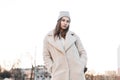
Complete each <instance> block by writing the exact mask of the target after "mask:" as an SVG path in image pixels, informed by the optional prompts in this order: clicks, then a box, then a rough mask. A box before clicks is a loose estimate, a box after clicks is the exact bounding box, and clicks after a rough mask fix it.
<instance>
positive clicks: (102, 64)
mask: <svg viewBox="0 0 120 80" xmlns="http://www.w3.org/2000/svg"><path fill="white" fill-rule="evenodd" d="M119 4H120V1H119V0H0V54H1V55H0V65H1V66H2V67H5V68H6V69H10V68H11V66H12V65H13V64H15V63H17V62H19V67H22V68H26V67H31V65H32V64H33V65H43V64H44V62H43V56H42V50H43V39H44V37H45V35H46V34H47V33H48V32H49V31H50V30H52V29H54V27H55V25H56V22H57V18H58V14H59V12H60V11H69V12H70V16H71V23H70V30H71V31H73V32H75V33H76V34H77V35H79V37H80V39H81V41H82V44H83V46H84V48H85V50H86V52H87V55H88V64H87V67H88V69H89V70H92V71H96V72H103V71H107V70H117V68H118V64H117V63H118V59H117V58H118V57H117V53H118V46H119V45H120V37H119V34H120V31H119V27H120V15H119V14H120V5H119Z"/></svg>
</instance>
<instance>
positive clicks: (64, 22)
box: [61, 17, 70, 30]
mask: <svg viewBox="0 0 120 80" xmlns="http://www.w3.org/2000/svg"><path fill="white" fill-rule="evenodd" d="M69 24H70V19H69V18H68V17H62V19H61V29H63V30H64V29H67V28H68V26H69Z"/></svg>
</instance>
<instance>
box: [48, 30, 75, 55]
mask: <svg viewBox="0 0 120 80" xmlns="http://www.w3.org/2000/svg"><path fill="white" fill-rule="evenodd" d="M74 35H75V34H74V33H73V32H71V31H68V32H67V34H66V39H65V49H64V48H63V45H62V44H61V41H60V39H59V38H57V39H56V40H54V34H53V31H51V32H50V33H49V34H48V36H49V38H48V42H49V43H50V44H51V45H52V46H53V47H55V48H56V49H58V50H59V51H61V52H62V53H65V52H66V51H67V50H68V49H69V48H70V47H71V46H72V44H74V42H75V41H76V37H75V36H74Z"/></svg>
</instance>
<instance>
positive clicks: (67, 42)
mask: <svg viewBox="0 0 120 80" xmlns="http://www.w3.org/2000/svg"><path fill="white" fill-rule="evenodd" d="M74 35H75V34H74V33H73V32H71V31H68V33H67V35H66V40H65V51H67V50H68V49H69V48H70V47H71V46H72V44H74V43H75V41H76V37H75V36H74Z"/></svg>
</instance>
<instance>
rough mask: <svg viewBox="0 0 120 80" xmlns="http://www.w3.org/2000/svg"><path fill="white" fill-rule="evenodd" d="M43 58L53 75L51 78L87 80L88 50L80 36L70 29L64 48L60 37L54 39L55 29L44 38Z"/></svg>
mask: <svg viewBox="0 0 120 80" xmlns="http://www.w3.org/2000/svg"><path fill="white" fill-rule="evenodd" d="M43 48H44V50H43V59H44V63H45V66H46V68H47V70H48V72H49V73H51V75H52V79H51V80H85V75H84V67H85V66H86V63H87V56H86V52H85V50H84V48H83V46H82V44H81V41H80V39H79V37H78V36H77V35H76V34H75V33H73V32H71V31H68V32H67V35H66V39H65V46H64V48H63V45H62V42H61V40H60V39H56V40H54V36H53V31H51V32H50V33H48V34H47V36H46V37H45V39H44V47H43Z"/></svg>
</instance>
